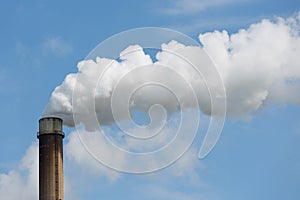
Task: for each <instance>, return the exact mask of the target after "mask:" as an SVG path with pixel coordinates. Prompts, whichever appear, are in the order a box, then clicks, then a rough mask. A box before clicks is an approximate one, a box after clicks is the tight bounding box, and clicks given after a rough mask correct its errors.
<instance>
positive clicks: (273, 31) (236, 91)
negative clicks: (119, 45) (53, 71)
mask: <svg viewBox="0 0 300 200" xmlns="http://www.w3.org/2000/svg"><path fill="white" fill-rule="evenodd" d="M299 28H300V13H298V14H297V15H295V16H293V17H290V18H287V19H283V18H277V19H276V20H275V21H270V20H262V21H261V22H260V23H257V24H253V25H251V26H250V27H249V28H248V29H241V30H239V31H238V32H237V33H234V34H231V35H230V34H228V32H227V31H222V32H220V31H214V32H208V33H204V34H200V35H199V40H200V42H201V43H202V45H203V47H196V46H185V45H183V44H181V43H179V42H176V41H171V42H167V43H164V44H162V45H161V51H160V52H158V53H157V54H156V55H155V57H156V61H153V60H152V59H151V57H150V56H149V55H147V54H146V53H145V52H144V51H143V48H142V47H141V46H138V45H135V46H130V47H128V48H127V49H125V50H124V51H123V52H121V53H120V57H119V59H118V60H115V59H109V58H99V57H98V58H97V59H96V60H84V61H81V62H79V63H78V66H77V67H78V73H77V74H69V75H67V76H66V78H65V80H64V81H63V83H62V84H61V85H60V86H58V87H57V88H56V89H55V90H54V91H53V93H52V95H51V98H50V101H49V104H48V105H47V107H46V109H45V111H44V113H43V116H49V115H55V116H59V117H61V118H63V120H64V123H65V124H66V125H68V126H74V121H73V114H74V113H73V107H72V100H74V99H72V95H73V89H74V86H75V84H77V85H76V86H77V87H80V93H81V95H80V96H81V98H80V99H76V101H80V102H79V103H78V102H77V103H78V104H79V106H81V109H78V111H79V112H80V115H81V119H82V122H84V124H85V126H86V128H87V129H89V128H90V127H89V123H88V120H86V119H89V115H90V114H91V113H92V112H93V111H94V108H91V105H94V103H93V102H94V101H95V110H96V112H97V114H98V115H97V116H98V117H99V121H101V123H103V124H106V125H109V124H112V123H114V119H113V116H112V110H111V108H110V103H111V97H112V94H113V89H114V87H115V85H116V84H117V81H118V80H119V79H120V77H122V76H124V74H126V73H127V72H128V71H130V70H132V68H133V66H137V65H138V66H142V65H144V66H145V65H148V66H149V67H152V68H154V67H155V66H156V65H159V64H169V65H170V66H173V67H174V70H175V71H176V72H177V73H178V74H182V75H187V76H186V78H187V79H189V81H190V82H194V83H196V82H201V78H199V77H197V76H195V77H193V75H194V74H195V72H194V71H192V70H191V68H185V67H184V63H182V62H181V61H180V60H179V59H177V58H176V57H175V56H172V55H171V54H169V53H168V51H174V52H179V53H185V54H190V55H193V56H195V57H197V56H198V54H197V52H198V50H199V49H201V48H202V49H204V50H205V51H206V52H207V53H208V55H209V56H210V58H211V59H212V61H213V62H214V63H215V65H216V67H217V69H218V71H219V72H220V75H221V77H222V79H223V81H224V85H225V88H226V96H227V116H228V117H232V118H248V117H251V116H252V114H253V113H255V112H256V111H257V110H259V109H262V108H264V107H265V106H268V105H270V104H272V103H284V104H285V103H293V104H296V105H299V103H300V93H299V91H300V66H299V65H300V57H299V55H300V37H299ZM133 49H134V50H133ZM132 50H133V51H132ZM130 51H131V52H130ZM128 52H130V53H128ZM108 64H110V65H111V67H110V68H109V70H108V71H107V72H106V73H105V77H103V81H101V85H98V86H97V90H96V91H90V89H91V88H92V87H91V86H94V85H97V84H98V83H97V81H99V77H97V75H98V74H99V69H101V68H105V67H106V66H107V65H108ZM178 66H180V67H178ZM137 73H140V74H135V76H134V77H131V78H127V81H126V82H124V83H123V84H124V85H125V86H127V87H132V85H139V84H140V83H141V82H142V80H141V79H143V77H144V78H145V77H147V74H146V75H145V74H143V70H141V71H139V72H137ZM151 75H153V74H149V76H151ZM155 76H161V77H166V78H167V79H168V81H169V82H170V84H173V85H174V87H177V88H181V87H183V86H182V83H181V82H176V80H175V79H173V78H174V77H172V75H170V73H169V72H168V71H163V70H162V71H158V73H156V74H155ZM78 77H85V78H84V79H81V80H85V81H82V82H79V83H78V82H77V83H76V79H77V80H78ZM137 77H138V78H137ZM79 79H80V78H79ZM198 85H199V86H198V88H196V89H195V91H196V95H197V97H198V101H199V105H200V109H201V111H203V112H204V113H206V114H211V110H210V107H211V102H210V101H209V97H208V95H209V93H208V92H207V90H206V89H205V87H203V84H201V83H200V84H198ZM216 89H218V88H216ZM91 93H95V95H94V96H93V95H90V94H91ZM181 95H183V96H184V95H185V94H184V93H182V94H181ZM89 97H93V98H89ZM186 98H189V97H186ZM117 101H119V102H117V103H118V104H120V105H122V104H124V103H126V102H123V99H122V98H120V99H118V100H117ZM129 103H130V105H129V107H130V108H131V109H134V110H135V111H139V112H142V113H145V112H146V113H147V112H148V109H149V107H150V105H153V104H161V105H163V106H164V108H165V109H166V110H167V112H168V113H172V112H174V111H176V110H177V108H178V102H176V100H175V99H172V97H171V95H170V94H168V93H166V92H165V91H164V90H162V89H161V88H159V87H154V86H153V87H148V88H145V90H143V91H142V90H141V91H140V92H139V91H137V92H136V94H134V98H132V101H131V102H129ZM126 106H127V105H126ZM189 106H190V107H191V108H193V107H195V105H192V103H191V104H190V105H189ZM217 112H218V111H217V110H216V113H217Z"/></svg>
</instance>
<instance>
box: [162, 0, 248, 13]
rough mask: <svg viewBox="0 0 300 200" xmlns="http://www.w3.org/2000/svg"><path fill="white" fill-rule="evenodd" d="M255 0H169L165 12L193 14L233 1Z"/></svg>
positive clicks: (246, 0) (245, 0)
mask: <svg viewBox="0 0 300 200" xmlns="http://www.w3.org/2000/svg"><path fill="white" fill-rule="evenodd" d="M249 1H253V0H173V1H170V0H169V1H168V3H167V5H168V7H166V8H165V9H163V10H162V12H163V13H164V14H168V15H175V14H192V13H196V12H202V11H205V10H207V9H210V8H214V7H220V6H225V5H229V4H233V3H245V2H249Z"/></svg>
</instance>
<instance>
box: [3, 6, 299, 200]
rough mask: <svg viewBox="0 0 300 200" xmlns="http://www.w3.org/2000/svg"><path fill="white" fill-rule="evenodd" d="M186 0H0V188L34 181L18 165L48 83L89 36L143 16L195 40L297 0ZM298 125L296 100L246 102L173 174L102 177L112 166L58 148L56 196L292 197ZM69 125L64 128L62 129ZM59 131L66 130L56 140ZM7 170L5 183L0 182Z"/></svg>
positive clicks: (142, 21) (92, 41)
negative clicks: (207, 149)
mask: <svg viewBox="0 0 300 200" xmlns="http://www.w3.org/2000/svg"><path fill="white" fill-rule="evenodd" d="M188 2H189V1H183V0H181V1H180V0H179V1H167V0H166V1H156V0H154V1H138V0H129V1H123V2H121V1H115V0H112V1H82V2H80V1H76V2H74V1H63V2H62V1H7V2H3V3H2V6H1V7H0V15H1V17H0V21H1V25H2V27H1V29H0V33H1V38H0V45H1V46H0V48H1V54H0V58H1V59H0V92H1V99H0V102H1V113H2V115H1V118H0V120H1V122H2V123H1V128H2V131H1V133H0V135H1V145H0V196H1V195H3V196H1V197H8V198H6V199H18V197H17V196H14V195H11V196H9V195H10V194H7V193H5V194H4V192H5V191H9V189H11V188H12V185H13V184H16V188H18V187H19V191H20V194H22V193H24V195H23V196H26V195H28V196H29V197H30V195H31V194H27V192H28V188H31V189H32V188H35V187H36V186H35V185H33V186H30V184H32V182H31V181H29V179H30V178H28V174H30V169H34V168H30V169H29V170H28V167H26V166H28V165H26V159H24V155H25V154H26V151H27V149H28V148H29V147H30V146H32V145H33V146H35V145H36V144H37V142H38V141H37V138H36V132H37V130H38V119H39V118H40V117H41V113H42V112H43V110H44V108H45V106H46V105H47V103H48V101H49V98H50V95H51V93H52V91H53V90H54V88H55V87H56V86H58V85H60V84H61V83H62V81H63V80H64V78H65V76H66V75H67V74H69V73H72V72H77V67H76V66H77V63H78V62H79V61H81V60H83V59H84V58H85V57H86V56H87V55H88V53H89V52H90V51H91V50H92V49H93V48H94V47H95V46H96V45H97V44H98V43H99V42H101V41H103V40H105V39H107V38H108V37H110V36H112V35H113V34H117V33H119V32H121V31H125V30H128V29H132V28H139V27H149V26H151V27H165V28H171V29H175V30H177V31H181V32H183V33H185V34H187V35H188V36H190V37H192V38H193V39H195V40H197V37H198V35H199V34H203V33H205V32H212V31H214V30H220V31H222V30H223V29H225V30H227V31H228V33H229V34H231V33H235V32H237V31H238V30H239V29H247V28H248V27H249V25H251V24H253V23H258V22H260V21H261V20H262V19H271V20H274V19H275V17H276V16H280V17H283V18H288V17H290V16H293V15H295V14H296V13H297V12H298V11H299V10H300V2H299V1H296V0H285V1H275V2H274V1H271V0H262V1H258V0H244V1H243V0H242V1H237V0H214V1H205V0H204V1H195V0H192V1H190V2H189V3H188ZM298 31H299V30H298ZM298 35H299V33H298ZM298 68H299V66H298ZM298 102H299V101H298ZM299 130H300V108H299V104H298V105H297V104H290V103H283V104H273V105H271V106H269V107H266V108H264V109H262V110H259V111H256V112H255V115H254V116H253V117H252V118H251V119H247V120H244V119H234V120H232V119H227V120H226V123H225V126H224V129H223V132H222V135H221V138H220V140H219V142H218V143H217V145H216V147H215V148H214V150H213V151H212V152H211V154H209V156H208V157H206V158H205V159H204V160H198V158H197V157H195V158H193V159H190V160H192V161H191V162H192V163H193V164H192V165H191V166H190V165H189V164H188V166H189V167H190V168H189V167H188V168H187V169H185V170H186V171H183V173H182V174H181V173H177V172H178V171H177V168H176V167H173V168H172V166H171V167H170V168H166V169H164V170H162V171H160V172H157V173H153V174H147V175H132V174H122V175H119V174H117V175H115V176H116V177H117V178H113V179H111V178H110V175H107V174H110V173H113V174H114V173H115V172H107V170H104V172H103V171H101V170H100V171H101V172H99V173H98V171H97V170H96V171H93V170H91V169H90V168H89V166H87V165H84V164H82V163H80V162H79V163H78V162H75V161H74V160H73V159H72V158H71V157H68V156H66V157H65V176H66V199H145V200H146V199H201V198H202V199H209V200H214V199H216V200H227V199H228V200H229V199H230V200H232V199H243V200H248V199H249V200H250V199H251V200H253V199H266V200H268V199H272V200H276V199H289V200H297V199H299V198H300V194H299V191H300V186H299V181H300V159H299V152H300V145H299V144H300V131H299ZM71 131H72V129H71V128H65V133H66V134H67V135H68V134H69V133H70V132H71ZM198 139H199V138H198ZM68 140H69V139H68V137H67V138H66V139H65V143H68ZM199 140H200V139H199ZM194 145H195V147H196V148H197V149H198V147H199V145H200V142H198V140H197V139H196V141H195V143H194ZM28 152H29V153H28ZM28 154H30V151H27V154H26V155H28ZM65 155H68V154H65ZM25 158H26V156H25ZM22 159H23V165H22V164H20V163H22V161H21V160H22ZM24 160H25V161H24ZM188 160H189V159H188ZM24 162H25V164H24ZM32 162H33V161H32ZM24 165H25V168H24ZM33 165H34V162H33ZM22 166H23V167H22ZM29 166H32V165H31V164H29ZM33 171H34V170H33ZM174 171H175V172H174ZM16 174H17V175H16ZM33 174H34V172H33ZM178 174H179V175H178ZM15 175H16V176H15ZM18 176H19V178H16V177H18ZM5 177H6V178H7V179H5ZM113 177H114V175H113ZM16 179H17V181H16V182H13V184H8V183H7V182H6V180H16ZM19 180H21V181H19ZM17 183H18V184H17ZM33 183H34V181H33ZM28 185H29V186H28ZM32 190H33V191H34V189H32ZM1 193H2V194H1ZM29 193H30V192H29ZM34 194H35V193H34ZM5 195H8V196H5ZM26 197H27V196H26Z"/></svg>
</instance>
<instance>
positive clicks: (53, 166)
mask: <svg viewBox="0 0 300 200" xmlns="http://www.w3.org/2000/svg"><path fill="white" fill-rule="evenodd" d="M62 122H63V121H62V119H60V118H57V117H45V118H42V119H40V120H39V132H38V136H37V137H38V139H39V200H63V199H64V173H63V145H62V140H63V138H64V133H63V131H62Z"/></svg>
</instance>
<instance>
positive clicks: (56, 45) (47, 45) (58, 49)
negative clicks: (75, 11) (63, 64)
mask: <svg viewBox="0 0 300 200" xmlns="http://www.w3.org/2000/svg"><path fill="white" fill-rule="evenodd" d="M43 47H44V49H45V50H46V51H49V52H50V53H53V54H54V55H59V56H65V55H69V54H70V53H72V51H73V48H72V46H71V45H70V44H69V43H68V42H67V41H66V40H65V39H64V38H62V37H60V36H59V37H50V38H47V39H46V40H45V42H44V45H43Z"/></svg>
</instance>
